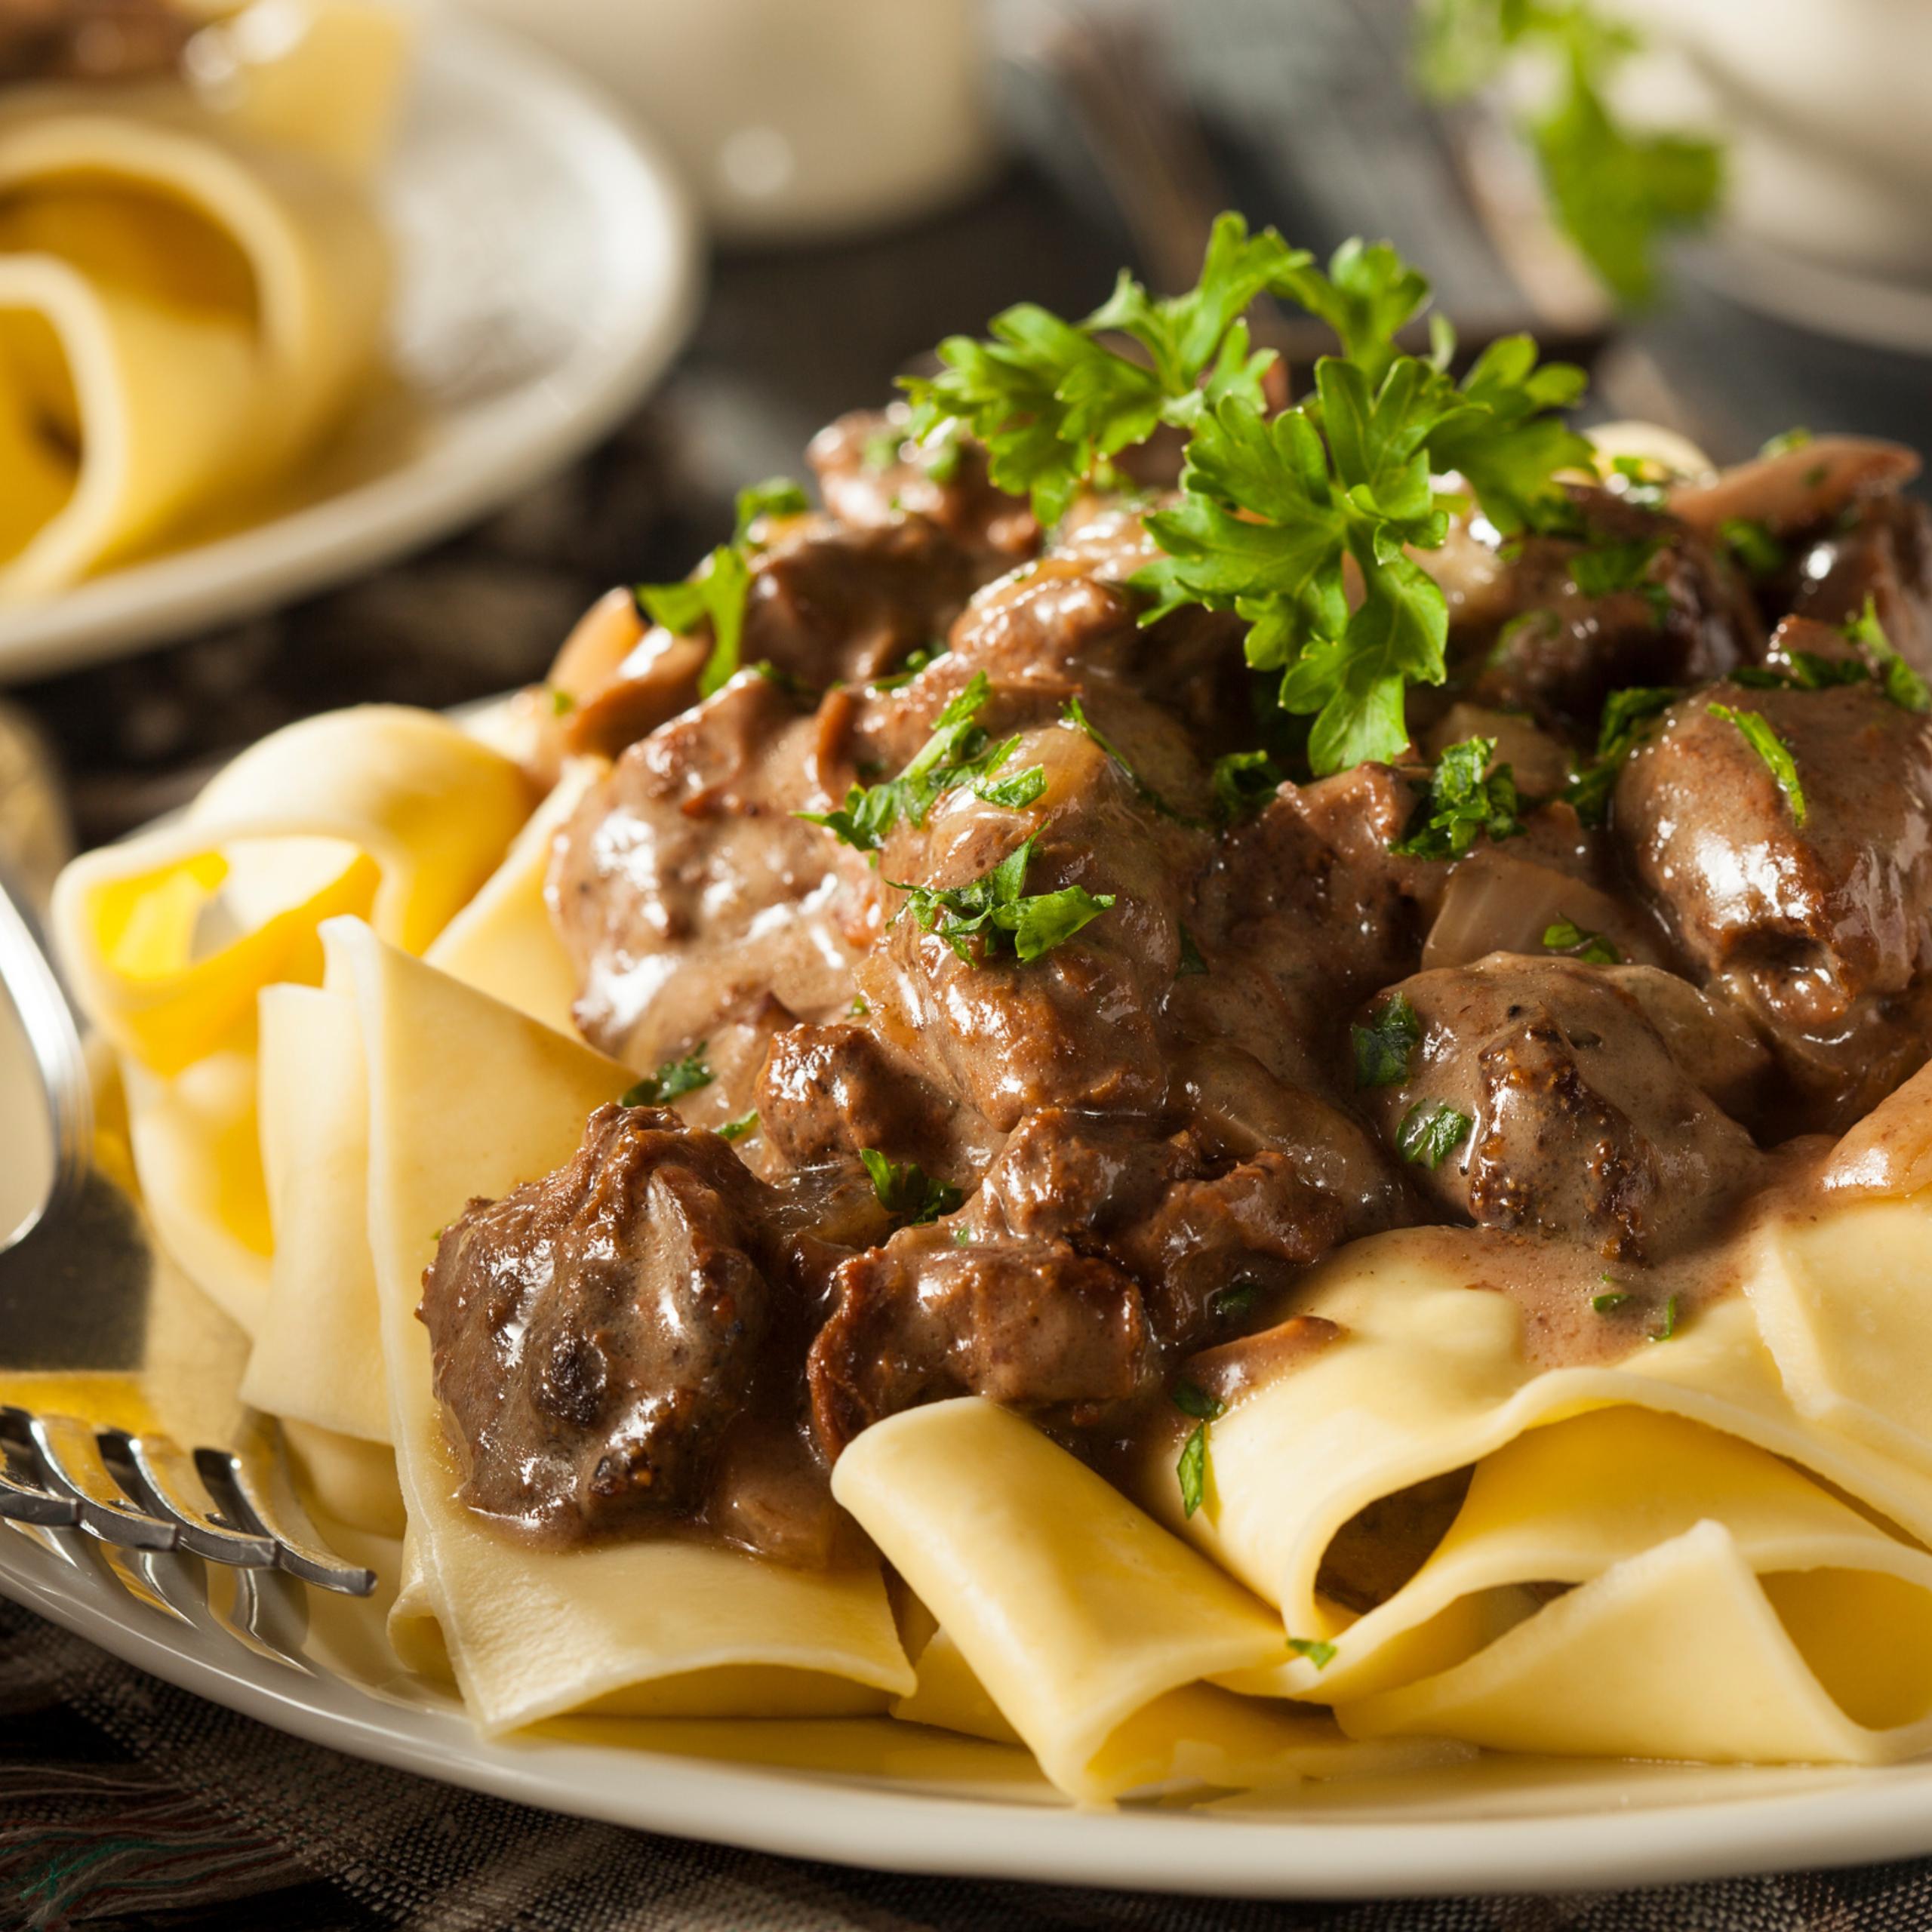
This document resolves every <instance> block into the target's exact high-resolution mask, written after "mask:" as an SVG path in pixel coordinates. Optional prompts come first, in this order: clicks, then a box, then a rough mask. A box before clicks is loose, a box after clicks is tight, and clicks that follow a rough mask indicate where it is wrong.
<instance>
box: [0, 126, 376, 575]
mask: <svg viewBox="0 0 1932 1932" xmlns="http://www.w3.org/2000/svg"><path fill="white" fill-rule="evenodd" d="M389 279H390V278H389V260H388V254H387V249H386V244H385V242H384V241H383V236H382V235H381V232H380V229H379V228H378V226H377V223H376V221H375V219H374V214H373V213H372V211H371V206H370V204H369V202H368V198H367V197H366V196H365V195H364V194H363V193H362V192H361V190H360V189H359V188H358V187H357V186H355V184H354V183H352V181H351V180H349V178H348V177H347V176H346V174H343V172H342V171H341V170H340V168H337V167H334V166H331V165H328V164H325V163H321V162H317V161H315V160H313V159H312V158H310V157H309V156H308V155H303V154H300V153H297V152H292V151H284V150H281V149H276V148H274V147H271V146H260V145H257V144H256V143H253V142H251V141H249V140H247V139H246V138H245V137H238V136H237V135H235V134H232V133H231V132H229V131H226V130H224V129H223V128H222V127H221V126H220V125H219V124H218V123H217V122H215V121H214V120H213V119H211V118H209V117H207V116H205V115H195V114H194V113H192V112H190V111H189V110H188V109H186V106H184V105H183V103H180V102H178V101H177V102H174V103H169V102H168V101H167V100H165V97H164V98H163V99H162V100H159V101H158V102H152V103H149V102H143V101H142V100H140V99H139V98H138V97H137V100H136V101H135V102H134V103H124V104H123V106H122V109H121V111H119V112H112V113H109V112H101V111H100V110H99V109H97V108H94V107H92V106H83V105H79V104H76V103H75V101H74V100H72V98H71V97H51V98H49V99H48V100H45V101H44V102H42V103H39V104H38V105H36V104H35V103H32V101H30V100H29V102H27V103H24V104H22V103H17V104H16V105H15V106H14V108H13V109H11V111H9V112H8V113H6V114H5V115H4V116H0V421H5V423H6V424H7V425H8V427H7V428H6V429H5V430H4V431H0V444H4V445H6V446H8V447H12V446H14V445H32V444H36V443H37V444H38V450H37V451H35V453H34V454H33V455H32V457H31V459H30V460H29V463H27V464H26V466H25V469H24V473H25V475H26V478H27V481H28V485H29V487H27V488H24V489H23V490H22V491H20V493H19V494H17V495H12V494H10V496H9V506H8V508H7V509H5V510H0V603H5V602H7V601H14V600H18V599H21V598H32V597H40V596H45V595H48V594H50V593H51V592H57V591H58V590H60V589H63V588H65V587H66V586H68V585H69V584H70V583H72V582H73V581H74V580H75V579H77V578H78V577H81V576H82V575H85V574H87V573H88V572H89V571H94V570H97V569H100V568H102V567H103V566H104V565H109V564H111V563H113V562H115V561H121V560H123V559H125V558H128V557H129V556H131V555H134V554H136V553H137V552H140V551H143V550H144V549H151V548H152V547H153V546H155V544H156V543H158V542H159V541H160V540H162V539H163V538H165V537H166V536H168V534H170V533H171V531H174V530H175V529H176V528H177V527H179V526H180V525H183V523H184V521H186V519H187V518H189V515H191V514H192V513H198V512H203V511H206V510H208V509H212V508H214V507H216V506H222V505H229V506H240V504H241V500H242V498H243V497H244V496H245V494H246V493H247V492H248V491H250V490H251V489H255V488H258V487H259V486H260V484H261V483H262V482H263V480H264V479H265V478H267V477H268V476H269V475H272V473H273V472H275V470H276V469H278V468H279V467H281V466H285V464H286V463H288V462H289V461H290V460H291V459H293V458H294V457H296V456H297V455H298V454H301V453H302V452H303V451H306V449H307V448H309V446H310V445H312V443H313V441H315V438H316V437H317V435H318V434H319V433H320V432H321V431H322V430H323V429H326V428H327V427H328V426H331V424H332V423H334V421H335V420H336V419H337V417H339V416H340V414H341V413H342V411H343V408H344V406H345V404H346V401H347V399H348V398H349V395H350V393H351V392H352V389H353V388H354V386H355V384H356V383H358V382H359V381H361V379H362V378H363V377H364V376H365V374H366V373H367V372H368V369H369V368H370V366H371V363H372V361H373V360H374V355H375V352H376V348H377V341H378V337H379V335H380V328H381V325H382V319H383V312H384V311H385V309H386V306H387V303H388V299H389ZM50 424H51V425H52V426H55V427H56V428H57V430H58V432H59V433H58V435H57V436H54V437H49V436H48V435H46V434H45V433H43V426H45V425H50Z"/></svg>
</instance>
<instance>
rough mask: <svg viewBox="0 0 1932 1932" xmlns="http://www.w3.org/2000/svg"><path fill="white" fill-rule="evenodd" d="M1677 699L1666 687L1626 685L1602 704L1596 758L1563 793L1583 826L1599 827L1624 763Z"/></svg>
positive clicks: (1598, 723)
mask: <svg viewBox="0 0 1932 1932" xmlns="http://www.w3.org/2000/svg"><path fill="white" fill-rule="evenodd" d="M1678 696H1679V694H1678V691H1676V690H1675V688H1674V687H1672V686H1670V685H1625V686H1624V688H1623V689H1622V690H1621V691H1612V692H1611V694H1610V696H1609V697H1607V698H1606V699H1605V700H1604V707H1603V712H1602V715H1601V716H1600V718H1598V721H1597V749H1596V755H1595V758H1592V760H1591V761H1590V762H1589V764H1587V765H1586V766H1585V767H1584V768H1583V770H1582V771H1580V772H1578V773H1577V774H1576V776H1575V777H1573V778H1572V779H1571V781H1570V783H1569V786H1568V789H1567V790H1566V791H1565V792H1564V797H1565V798H1567V799H1568V801H1570V803H1571V804H1572V805H1573V806H1574V807H1575V808H1576V811H1577V817H1579V818H1580V819H1581V820H1583V823H1585V824H1586V825H1601V824H1602V823H1603V822H1604V818H1605V817H1607V815H1608V814H1609V811H1610V795H1611V792H1614V791H1615V790H1616V789H1617V774H1619V773H1620V771H1622V770H1623V761H1624V760H1625V759H1626V758H1628V757H1629V755H1630V754H1631V753H1632V752H1633V751H1635V749H1636V748H1637V747H1638V746H1639V745H1640V744H1641V743H1643V741H1644V739H1646V738H1647V737H1649V736H1650V734H1651V732H1652V731H1654V729H1655V728H1656V727H1657V721H1658V720H1659V719H1660V718H1661V717H1662V716H1663V713H1664V712H1666V711H1668V710H1669V709H1670V707H1671V706H1672V705H1673V704H1674V703H1676V701H1677V699H1678Z"/></svg>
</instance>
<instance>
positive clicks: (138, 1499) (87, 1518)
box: [0, 877, 376, 1635]
mask: <svg viewBox="0 0 1932 1932" xmlns="http://www.w3.org/2000/svg"><path fill="white" fill-rule="evenodd" d="M0 984H4V986H5V989H6V991H7V992H8V995H10V996H11V999H12V1001H13V1004H14V1011H15V1012H16V1013H17V1014H18V1016H19V1017H20V1023H21V1026H22V1028H23V1031H24V1032H25V1033H26V1038H27V1040H28V1042H29V1046H30V1047H31V1048H32V1055H33V1059H34V1062H35V1066H36V1068H37V1069H38V1072H39V1075H40V1079H41V1084H42V1091H43V1093H44V1094H45V1103H46V1108H47V1115H48V1126H49V1128H50V1129H51V1133H52V1136H53V1143H54V1180H53V1183H52V1185H51V1186H50V1188H49V1189H48V1192H47V1195H46V1196H45V1198H44V1199H43V1200H42V1202H41V1204H40V1206H39V1207H38V1211H37V1212H35V1213H34V1214H31V1215H29V1217H28V1218H27V1220H26V1222H25V1223H23V1225H22V1226H20V1228H18V1229H16V1230H15V1231H14V1234H13V1235H12V1236H11V1238H10V1239H8V1240H6V1241H5V1242H4V1244H0V1257H5V1260H6V1262H7V1264H8V1274H9V1275H11V1276H13V1277H14V1278H16V1280H17V1281H20V1282H21V1284H22V1285H23V1286H25V1287H27V1288H28V1289H29V1290H31V1289H32V1287H34V1286H35V1281H34V1275H35V1273H36V1272H37V1270H36V1269H35V1260H36V1257H38V1256H40V1255H42V1254H46V1253H47V1252H48V1251H49V1250H50V1249H51V1248H53V1247H54V1246H55V1244H56V1243H57V1241H58V1238H59V1236H60V1233H61V1232H62V1230H63V1226H66V1225H71V1224H72V1223H76V1222H85V1219H86V1216H85V1212H84V1211H83V1210H84V1207H85V1204H86V1203H87V1201H88V1200H89V1198H90V1197H91V1196H94V1195H98V1194H99V1192H100V1190H101V1189H104V1188H106V1186H108V1183H105V1182H103V1180H101V1177H100V1176H98V1175H97V1174H94V1171H93V1168H92V1158H91V1149H92V1146H93V1119H94V1117H93V1106H92V1100H91V1088H90V1087H89V1084H88V1073H87V1063H86V1059H85V1054H84V1053H83V1051H82V1044H81V1037H80V1031H79V1028H78V1026H77V1025H76V1023H75V1017H74V1013H73V1009H72V1007H71V1006H70V1005H69V1003H68V1000H67V997H66V992H65V990H64V989H63V987H62V986H61V984H60V980H59V978H58V977H57V975H56V974H55V972H54V968H53V965H52V964H51V961H49V959H48V956H47V954H46V952H45V950H44V949H42V946H41V945H40V943H39V941H38V937H36V935H35V931H34V929H33V927H32V924H30V923H29V918H28V916H27V915H26V912H25V911H24V909H23V908H22V906H20V903H19V902H18V901H17V900H16V899H15V898H14V896H13V894H12V893H11V891H9V889H8V885H7V882H6V880H5V878H4V877H0ZM109 1218H110V1219H112V1218H114V1217H111V1216H110V1217H109ZM120 1218H121V1219H122V1220H123V1222H124V1223H125V1217H120ZM115 1232H116V1233H118V1237H119V1242H120V1247H119V1250H118V1255H119V1256H125V1251H126V1250H127V1248H128V1230H127V1229H126V1228H125V1225H124V1226H122V1227H121V1228H120V1229H117V1230H116V1231H115ZM83 1252H84V1251H83ZM117 1258H118V1257H117ZM62 1259H63V1262H64V1264H65V1267H64V1270H63V1272H69V1273H71V1272H72V1268H73V1266H74V1263H75V1261H76V1260H78V1259H80V1256H79V1255H78V1254H68V1255H66V1256H64V1257H62ZM52 1272H53V1271H51V1270H50V1282H49V1285H50V1286H51V1274H52ZM0 1518H6V1519H8V1520H9V1521H13V1522H15V1523H18V1524H23V1525H26V1526H28V1527H29V1528H30V1529H32V1530H35V1531H39V1532H41V1533H42V1534H43V1535H45V1534H46V1533H48V1532H59V1531H76V1532H78V1533H79V1534H82V1536H84V1537H89V1538H91V1539H93V1540H94V1541H96V1542H97V1543H102V1544H105V1545H109V1546H112V1547H113V1548H115V1549H120V1550H125V1551H129V1552H135V1553H137V1557H138V1558H139V1559H140V1561H142V1562H143V1564H145V1563H146V1561H147V1560H148V1559H149V1558H152V1557H153V1556H155V1555H162V1554H165V1553H166V1552H183V1553H184V1554H186V1555H192V1556H198V1557H201V1558H204V1559H205V1561H208V1562H211V1563H216V1564H223V1565H226V1566H228V1567H232V1568H234V1569H235V1570H237V1571H241V1572H243V1573H245V1579H246V1573H251V1572H260V1571H280V1572H281V1573H282V1574H285V1575H286V1576H288V1577H296V1578H299V1579H300V1580H301V1581H303V1583H311V1584H313V1585H314V1586H316V1587H317V1588H318V1589H325V1590H334V1591H338V1592H341V1593H343V1595H349V1596H367V1595H369V1594H370V1593H371V1592H372V1591H373V1590H374V1589H375V1587H376V1577H375V1573H374V1571H371V1570H367V1569H365V1568H363V1567H361V1565H359V1564H349V1563H344V1562H343V1561H340V1559H339V1558H337V1557H336V1556H335V1555H333V1554H332V1553H331V1552H330V1551H329V1550H328V1549H325V1547H324V1546H322V1544H321V1541H320V1540H319V1538H318V1537H317V1536H316V1534H315V1531H314V1528H313V1527H312V1525H311V1524H309V1523H308V1522H307V1521H306V1519H305V1518H303V1517H302V1515H301V1513H300V1507H299V1506H290V1505H289V1504H288V1503H277V1502H276V1501H275V1500H274V1498H273V1497H272V1496H271V1494H270V1488H269V1482H268V1481H267V1479H266V1471H265V1469H263V1466H261V1464H260V1463H259V1462H258V1461H257V1460H256V1459H255V1458H254V1457H251V1456H249V1455H248V1454H241V1453H237V1452H235V1451H230V1450H226V1449H215V1448H208V1447H201V1448H197V1449H196V1450H195V1451H194V1452H193V1454H192V1457H191V1456H189V1454H186V1452H184V1451H183V1450H182V1449H181V1448H180V1446H179V1445H178V1444H176V1443H175V1442H174V1441H173V1440H172V1439H171V1438H169V1437H168V1436H167V1435H162V1434H160V1433H158V1432H143V1433H142V1434H140V1435H131V1434H129V1433H128V1432H127V1431H125V1430H124V1429H94V1428H93V1427H91V1426H90V1425H88V1423H83V1422H80V1421H78V1420H75V1418H74V1417H71V1416H62V1415H35V1414H29V1412H28V1411H26V1410H25V1409H22V1408H17V1407H11V1406H9V1405H6V1404H0ZM245 1579H244V1580H245ZM124 1580H125V1579H124ZM137 1593H140V1594H148V1593H147V1592H137ZM151 1600H152V1599H151ZM162 1607H168V1605H167V1604H165V1602H164V1603H163V1604H162ZM177 1614H178V1613H177ZM231 1627H233V1626H231ZM236 1634H238V1635H241V1634H242V1632H241V1631H239V1630H237V1632H236Z"/></svg>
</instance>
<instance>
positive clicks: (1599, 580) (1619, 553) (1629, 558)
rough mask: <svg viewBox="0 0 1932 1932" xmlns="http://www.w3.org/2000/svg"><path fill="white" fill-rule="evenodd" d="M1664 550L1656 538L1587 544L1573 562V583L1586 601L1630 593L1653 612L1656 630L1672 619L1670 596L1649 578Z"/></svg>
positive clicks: (1660, 585) (1573, 558)
mask: <svg viewBox="0 0 1932 1932" xmlns="http://www.w3.org/2000/svg"><path fill="white" fill-rule="evenodd" d="M1661 547H1662V543H1661V540H1660V539H1659V538H1657V537H1635V538H1633V539H1632V540H1630V541H1629V542H1628V543H1620V542H1613V541H1611V540H1607V539H1604V540H1598V541H1597V542H1595V543H1589V544H1586V546H1584V547H1583V549H1580V550H1579V551H1578V552H1577V553H1576V555H1574V556H1573V557H1572V558H1571V559H1570V581H1571V583H1574V585H1575V586H1577V589H1578V590H1579V591H1580V592H1582V594H1583V595H1584V596H1586V597H1614V596H1617V595H1622V594H1623V593H1626V592H1631V593H1634V594H1635V595H1637V596H1639V597H1641V598H1643V600H1644V603H1645V604H1646V605H1648V606H1649V608H1650V613H1651V628H1652V629H1659V628H1660V627H1661V626H1662V625H1663V622H1664V620H1665V619H1666V618H1667V617H1669V615H1670V592H1669V589H1667V588H1666V586H1664V585H1663V584H1661V583H1657V581H1656V580H1654V578H1653V577H1651V574H1650V569H1651V562H1652V561H1653V559H1654V558H1655V557H1656V555H1657V552H1658V550H1659V549H1660V548H1661Z"/></svg>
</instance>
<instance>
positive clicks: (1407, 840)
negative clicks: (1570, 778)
mask: <svg viewBox="0 0 1932 1932" xmlns="http://www.w3.org/2000/svg"><path fill="white" fill-rule="evenodd" d="M1495 755H1496V740H1494V738H1465V739H1463V740H1462V741H1461V742H1460V743H1457V744H1454V745H1450V746H1447V747H1445V748H1444V751H1443V753H1442V755H1441V758H1438V760H1437V761H1436V764H1435V771H1434V772H1433V773H1432V774H1431V776H1430V778H1429V795H1428V797H1427V798H1425V799H1423V801H1422V803H1421V804H1419V805H1418V806H1417V808H1416V812H1415V816H1414V818H1413V819H1411V820H1410V823H1409V829H1408V831H1407V833H1406V835H1404V837H1402V838H1399V839H1398V840H1397V841H1395V844H1392V845H1391V846H1390V847H1389V851H1392V852H1394V853H1396V854H1399V855H1400V856H1401V857H1404V858H1410V859H1459V858H1460V857H1462V856H1463V854H1464V853H1465V852H1466V851H1468V850H1469V848H1470V847H1471V846H1472V845H1473V844H1475V842H1476V840H1477V838H1478V837H1479V836H1480V835H1482V834H1483V833H1485V832H1487V834H1488V835H1489V836H1490V837H1491V838H1493V839H1498V840H1500V839H1504V838H1515V837H1516V835H1518V833H1519V832H1521V830H1522V829H1523V821H1522V820H1521V818H1519V817H1518V816H1517V811H1518V804H1519V802H1520V801H1518V798H1517V796H1516V777H1515V773H1514V772H1512V771H1511V770H1510V768H1509V766H1508V765H1506V764H1499V765H1498V766H1497V768H1496V769H1495V770H1494V771H1491V770H1490V769H1489V761H1490V760H1491V758H1494V756H1495Z"/></svg>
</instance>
